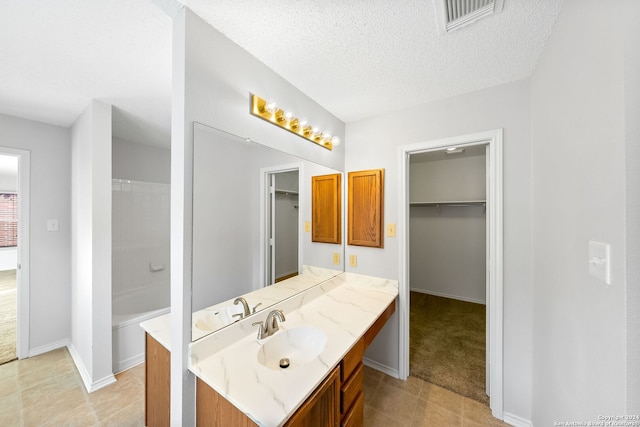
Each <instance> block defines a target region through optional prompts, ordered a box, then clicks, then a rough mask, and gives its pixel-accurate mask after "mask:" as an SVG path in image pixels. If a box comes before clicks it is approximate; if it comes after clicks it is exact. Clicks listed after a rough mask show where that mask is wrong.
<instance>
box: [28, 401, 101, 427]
mask: <svg viewBox="0 0 640 427" xmlns="http://www.w3.org/2000/svg"><path fill="white" fill-rule="evenodd" d="M73 402H74V400H71V399H70V400H67V401H65V402H64V404H61V405H57V406H49V404H47V403H43V404H42V405H40V406H32V407H30V408H28V409H23V410H22V416H23V419H24V426H25V427H32V426H33V427H54V426H56V427H57V426H74V427H75V426H78V427H80V426H82V427H85V426H86V427H93V426H99V425H100V424H99V423H98V419H97V418H96V416H95V414H94V413H93V410H92V409H91V406H89V404H88V403H87V402H86V401H84V400H82V401H77V403H76V404H75V405H74V404H73Z"/></svg>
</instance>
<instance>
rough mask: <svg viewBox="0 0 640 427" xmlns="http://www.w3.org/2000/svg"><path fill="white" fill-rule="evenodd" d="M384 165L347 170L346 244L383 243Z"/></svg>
mask: <svg viewBox="0 0 640 427" xmlns="http://www.w3.org/2000/svg"><path fill="white" fill-rule="evenodd" d="M383 215H384V169H375V170H368V171H359V172H349V227H348V228H349V230H348V242H347V243H348V244H349V245H355V246H370V247H373V248H382V247H384V241H383V227H384V225H383V223H384V218H383Z"/></svg>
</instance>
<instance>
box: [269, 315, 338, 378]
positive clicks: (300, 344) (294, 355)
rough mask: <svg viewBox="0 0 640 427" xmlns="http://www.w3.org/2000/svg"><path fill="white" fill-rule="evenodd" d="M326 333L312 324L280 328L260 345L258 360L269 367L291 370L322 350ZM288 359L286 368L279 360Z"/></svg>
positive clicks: (309, 360)
mask: <svg viewBox="0 0 640 427" xmlns="http://www.w3.org/2000/svg"><path fill="white" fill-rule="evenodd" d="M326 343H327V335H326V334H325V333H324V332H323V331H322V330H320V329H318V328H315V327H313V326H299V327H296V328H291V329H281V330H280V331H278V332H276V333H275V334H274V335H273V336H272V337H270V338H267V341H266V342H265V343H264V344H262V345H261V346H260V350H258V362H259V363H261V364H262V365H264V366H266V367H267V368H269V369H273V370H276V371H279V370H292V369H295V368H297V367H299V366H302V365H306V364H307V363H309V362H311V361H313V360H314V359H315V358H316V357H318V355H319V354H320V353H321V352H322V350H324V346H325V344H326ZM283 358H286V359H289V366H288V367H287V368H281V367H280V361H281V360H282V359H283Z"/></svg>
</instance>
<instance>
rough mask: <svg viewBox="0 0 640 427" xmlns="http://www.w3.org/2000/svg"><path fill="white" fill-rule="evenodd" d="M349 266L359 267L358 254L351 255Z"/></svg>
mask: <svg viewBox="0 0 640 427" xmlns="http://www.w3.org/2000/svg"><path fill="white" fill-rule="evenodd" d="M349 266H351V267H354V268H355V267H357V266H358V256H357V255H349Z"/></svg>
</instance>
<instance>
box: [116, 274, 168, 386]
mask: <svg viewBox="0 0 640 427" xmlns="http://www.w3.org/2000/svg"><path fill="white" fill-rule="evenodd" d="M170 295H171V294H170V290H169V283H166V284H162V285H154V286H147V287H144V288H138V289H134V290H133V291H127V292H124V293H120V294H118V295H114V296H113V300H112V312H113V315H112V321H111V325H112V352H113V359H112V367H113V373H114V374H117V373H118V372H122V371H125V370H127V369H129V368H132V367H134V366H136V365H138V364H140V363H142V362H144V331H143V330H142V328H141V327H140V322H143V321H145V320H148V319H152V318H154V317H157V316H160V315H162V314H166V313H168V312H169V311H170V309H171V307H170Z"/></svg>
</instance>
